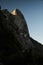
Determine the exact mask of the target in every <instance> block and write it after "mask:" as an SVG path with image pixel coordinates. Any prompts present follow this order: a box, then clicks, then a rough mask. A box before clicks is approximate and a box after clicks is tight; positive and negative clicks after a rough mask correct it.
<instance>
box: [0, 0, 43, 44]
mask: <svg viewBox="0 0 43 65" xmlns="http://www.w3.org/2000/svg"><path fill="white" fill-rule="evenodd" d="M0 5H1V7H2V9H8V11H10V12H11V11H12V10H14V9H16V8H18V9H19V10H21V12H22V13H23V14H24V17H25V20H26V22H27V26H28V29H29V33H30V36H31V37H32V38H33V39H35V40H37V41H38V42H40V43H42V44H43V0H0Z"/></svg>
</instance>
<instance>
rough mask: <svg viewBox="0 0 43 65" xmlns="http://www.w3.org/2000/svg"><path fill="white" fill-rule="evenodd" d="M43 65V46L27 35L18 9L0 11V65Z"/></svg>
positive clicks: (22, 17) (24, 22)
mask: <svg viewBox="0 0 43 65" xmlns="http://www.w3.org/2000/svg"><path fill="white" fill-rule="evenodd" d="M12 64H13V65H43V45H41V44H40V43H38V42H37V41H35V40H34V39H32V38H31V37H30V35H29V32H28V28H27V24H26V20H25V18H24V16H23V14H22V13H21V11H20V10H19V9H16V10H15V11H12V12H9V11H8V10H7V9H4V10H0V65H12Z"/></svg>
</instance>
